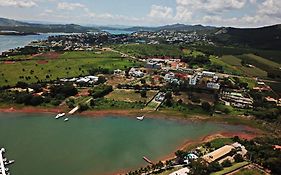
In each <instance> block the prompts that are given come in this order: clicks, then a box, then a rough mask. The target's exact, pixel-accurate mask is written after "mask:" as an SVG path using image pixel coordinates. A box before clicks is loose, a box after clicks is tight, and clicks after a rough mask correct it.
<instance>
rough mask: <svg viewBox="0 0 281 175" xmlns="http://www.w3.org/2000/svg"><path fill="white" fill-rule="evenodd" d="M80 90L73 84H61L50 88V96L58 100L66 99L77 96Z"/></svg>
mask: <svg viewBox="0 0 281 175" xmlns="http://www.w3.org/2000/svg"><path fill="white" fill-rule="evenodd" d="M77 93H78V90H77V89H76V88H75V87H74V86H73V85H72V84H60V85H53V86H51V87H50V96H51V97H53V98H57V99H65V98H67V97H70V96H75V95H76V94H77Z"/></svg>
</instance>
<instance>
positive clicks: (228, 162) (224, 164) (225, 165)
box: [221, 159, 232, 167]
mask: <svg viewBox="0 0 281 175" xmlns="http://www.w3.org/2000/svg"><path fill="white" fill-rule="evenodd" d="M221 165H222V166H223V167H230V166H231V165H232V163H231V162H230V160H228V159H226V160H224V161H223V162H222V163H221Z"/></svg>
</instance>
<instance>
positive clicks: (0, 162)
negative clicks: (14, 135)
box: [0, 148, 15, 175]
mask: <svg viewBox="0 0 281 175" xmlns="http://www.w3.org/2000/svg"><path fill="white" fill-rule="evenodd" d="M4 153H5V148H1V149H0V175H10V173H9V168H6V167H5V165H6V166H8V165H10V164H12V163H14V162H15V161H14V160H8V159H7V158H5V157H4Z"/></svg>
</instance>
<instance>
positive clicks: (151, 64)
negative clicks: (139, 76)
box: [145, 61, 162, 69]
mask: <svg viewBox="0 0 281 175" xmlns="http://www.w3.org/2000/svg"><path fill="white" fill-rule="evenodd" d="M145 67H146V68H148V69H161V68H162V65H161V64H160V63H157V62H152V61H148V62H147V63H146V65H145Z"/></svg>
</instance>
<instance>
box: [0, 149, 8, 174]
mask: <svg viewBox="0 0 281 175" xmlns="http://www.w3.org/2000/svg"><path fill="white" fill-rule="evenodd" d="M4 152H5V149H4V148H1V150H0V169H1V171H0V172H1V175H7V173H6V168H5V164H4V156H3V153H4Z"/></svg>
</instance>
